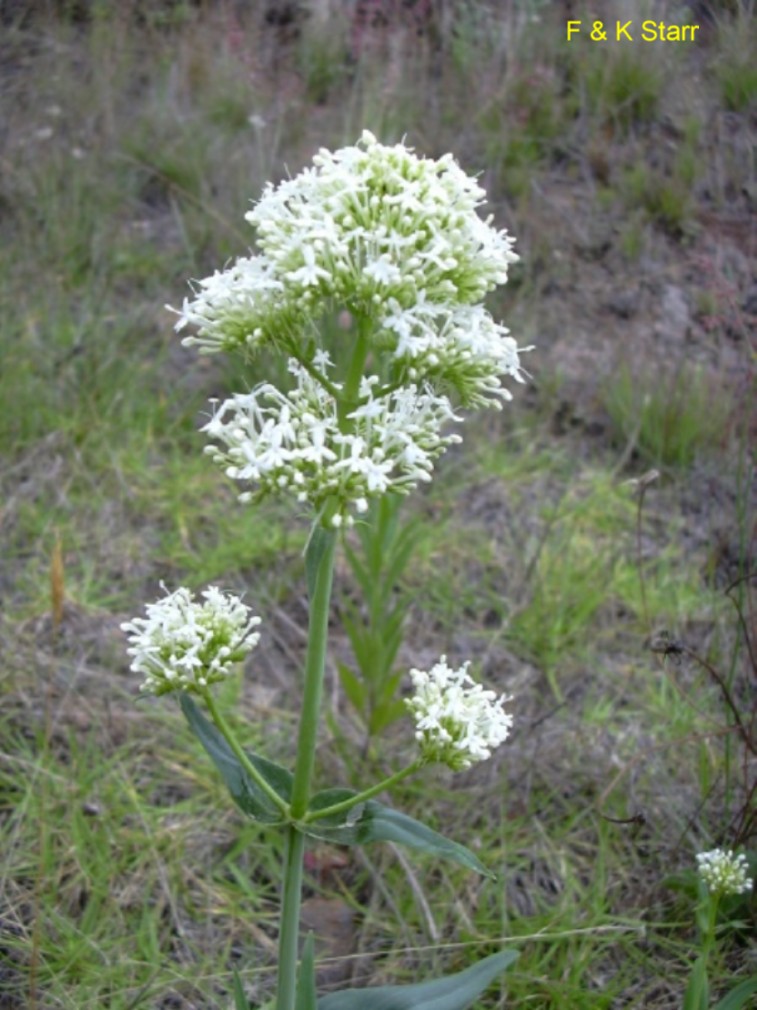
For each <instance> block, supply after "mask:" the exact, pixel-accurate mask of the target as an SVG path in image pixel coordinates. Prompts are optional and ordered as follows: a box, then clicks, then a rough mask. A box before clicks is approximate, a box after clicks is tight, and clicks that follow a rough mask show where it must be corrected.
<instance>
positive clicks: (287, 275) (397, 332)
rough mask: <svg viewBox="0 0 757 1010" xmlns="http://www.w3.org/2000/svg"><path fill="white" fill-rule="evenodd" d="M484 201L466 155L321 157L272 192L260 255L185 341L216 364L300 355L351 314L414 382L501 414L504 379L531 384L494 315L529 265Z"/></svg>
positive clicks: (211, 285)
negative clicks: (315, 336)
mask: <svg viewBox="0 0 757 1010" xmlns="http://www.w3.org/2000/svg"><path fill="white" fill-rule="evenodd" d="M484 202H485V193H484V190H483V189H481V187H480V186H479V185H478V183H477V182H476V181H475V179H473V178H471V177H470V176H468V175H466V174H465V172H463V170H462V169H461V168H460V167H459V165H457V163H456V162H455V160H454V159H453V157H452V155H449V154H448V155H445V156H444V157H443V158H440V159H439V160H438V161H433V160H431V159H428V158H419V157H417V156H416V155H415V154H414V153H413V151H412V150H411V149H409V148H407V147H405V146H404V145H403V144H397V145H395V146H393V147H388V146H384V145H382V144H379V143H378V141H377V140H376V138H375V137H374V136H373V135H372V134H371V133H369V132H368V131H367V130H366V131H365V132H364V133H363V136H362V138H361V140H360V141H359V142H358V144H357V145H355V146H354V147H346V148H342V149H341V150H339V151H336V152H333V153H332V152H329V151H326V150H321V151H320V152H319V154H318V155H316V157H315V158H314V159H313V167H312V168H308V169H305V170H304V171H303V172H301V173H300V174H299V175H297V176H295V178H293V179H288V180H285V181H283V182H282V183H280V184H279V185H278V186H275V187H274V186H273V185H271V184H270V183H269V184H268V186H267V187H266V190H265V192H264V195H263V197H262V199H261V200H260V201H259V203H258V204H257V205H256V206H255V208H254V209H253V210H252V211H250V213H249V214H247V220H248V221H250V223H251V224H253V225H254V226H255V227H256V229H257V233H258V245H259V249H260V252H259V254H257V255H254V256H251V257H249V258H245V259H239V260H237V262H236V263H235V264H234V265H233V266H232V267H230V268H229V269H228V270H225V271H224V272H222V273H218V272H217V273H215V274H213V276H212V277H208V278H206V279H205V280H202V281H200V282H199V283H198V284H197V286H196V288H195V292H194V298H192V299H186V300H185V301H184V305H183V307H182V310H181V312H180V313H179V315H180V319H179V322H178V323H177V326H176V328H177V330H182V329H184V328H185V327H186V326H191V327H193V328H194V329H195V330H196V335H193V336H187V337H185V338H184V343H185V344H187V345H197V346H198V347H199V348H200V350H203V351H206V352H210V351H222V350H231V349H233V348H238V347H247V348H250V349H253V350H255V349H257V348H259V347H262V346H265V345H268V344H273V345H275V346H277V347H279V348H281V349H284V350H287V349H288V350H289V351H290V352H292V351H293V350H294V349H295V344H296V343H298V341H299V337H300V335H301V332H302V330H303V329H304V328H305V327H306V325H307V321H308V320H314V319H317V318H319V316H321V315H322V314H323V313H324V312H325V311H328V310H329V309H330V308H331V307H332V306H333V305H335V304H336V305H343V306H345V307H347V308H348V309H350V311H352V312H353V313H354V314H356V315H358V316H367V317H370V318H371V319H373V320H374V321H375V322H376V335H377V340H378V342H379V346H382V347H384V348H385V349H386V348H388V349H389V350H391V351H392V352H393V354H394V356H395V358H396V359H397V362H398V363H399V364H400V365H402V364H405V365H407V366H409V368H410V372H409V374H407V375H406V376H405V378H406V380H407V381H410V382H424V381H429V382H431V383H433V384H434V385H436V384H437V383H438V382H440V381H441V382H442V383H445V384H447V385H449V386H450V387H452V388H454V389H456V390H457V392H458V395H459V396H460V399H461V402H462V403H463V404H464V405H470V404H475V403H484V402H491V403H494V404H497V405H498V404H499V400H498V399H496V398H495V399H492V396H493V395H494V396H497V395H502V390H501V383H500V376H502V375H509V376H511V377H513V378H515V379H516V380H518V381H521V372H520V366H519V360H518V348H517V345H516V343H515V341H514V340H513V339H512V337H510V336H509V335H508V331H507V330H506V329H505V328H504V327H502V326H498V325H497V324H496V323H495V322H494V320H493V319H492V318H491V316H490V315H489V313H488V312H486V310H485V309H484V308H483V307H482V305H481V304H480V303H481V302H482V300H483V298H484V297H485V296H486V294H487V292H489V291H490V290H492V289H493V288H494V287H496V286H497V285H499V284H504V283H505V282H506V280H507V271H508V267H509V265H510V264H511V263H513V262H514V261H516V260H517V259H518V257H517V256H516V255H515V253H514V252H513V249H512V247H513V239H512V238H511V237H510V236H509V235H508V234H507V233H506V232H505V231H498V230H497V229H495V228H494V227H493V226H492V224H491V221H490V219H487V220H483V219H482V218H481V217H480V216H479V215H478V213H477V208H478V207H479V206H480V205H481V204H482V203H484ZM398 378H400V380H401V379H402V376H399V377H398ZM505 395H506V394H505Z"/></svg>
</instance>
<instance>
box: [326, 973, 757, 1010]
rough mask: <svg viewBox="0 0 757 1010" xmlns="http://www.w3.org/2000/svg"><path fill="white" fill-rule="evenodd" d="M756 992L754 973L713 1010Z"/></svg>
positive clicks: (737, 1008)
mask: <svg viewBox="0 0 757 1010" xmlns="http://www.w3.org/2000/svg"><path fill="white" fill-rule="evenodd" d="M756 992H757V975H752V977H751V978H747V979H744V981H743V982H741V983H740V984H739V985H737V986H736V988H735V989H731V991H730V992H729V993H728V995H727V996H724V997H723V998H722V999H721V1000H719V1001H718V1002H717V1003H716V1004H715V1006H714V1007H713V1008H712V1010H741V1007H743V1006H744V1005H745V1004H746V1001H747V1000H748V999H749V997H750V996H751V995H752V994H753V993H756ZM319 1010H320V1008H319Z"/></svg>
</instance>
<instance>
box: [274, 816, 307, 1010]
mask: <svg viewBox="0 0 757 1010" xmlns="http://www.w3.org/2000/svg"><path fill="white" fill-rule="evenodd" d="M304 854H305V836H304V835H303V834H302V832H301V831H298V830H297V828H296V827H295V826H294V825H293V824H290V825H289V826H288V827H287V833H286V843H285V850H284V893H283V896H282V904H281V932H280V935H279V973H278V978H277V981H276V1010H294V1005H295V1000H296V998H297V945H298V940H299V932H300V904H301V901H302V860H303V856H304Z"/></svg>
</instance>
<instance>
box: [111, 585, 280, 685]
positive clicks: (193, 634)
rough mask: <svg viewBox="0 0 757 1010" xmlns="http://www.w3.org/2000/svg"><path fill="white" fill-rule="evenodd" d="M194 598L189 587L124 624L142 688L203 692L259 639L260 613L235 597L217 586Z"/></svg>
mask: <svg viewBox="0 0 757 1010" xmlns="http://www.w3.org/2000/svg"><path fill="white" fill-rule="evenodd" d="M202 595H203V597H204V600H205V602H204V603H200V602H197V601H195V599H194V597H193V595H192V593H191V592H190V591H189V590H188V589H184V588H181V589H177V590H176V592H174V593H170V594H169V595H168V596H166V597H165V598H164V599H162V600H158V602H157V603H150V604H148V605H147V608H146V609H147V617H146V618H144V617H135V618H134V619H133V620H132V621H128V622H127V623H125V624H122V625H121V628H122V630H123V631H126V632H127V633H128V635H129V640H130V643H131V648H130V649H129V650H128V653H129V655H130V656H132V657H133V661H132V664H131V669H132V670H134V671H135V673H142V674H144V675H145V680H144V683H143V684H142V687H141V689H142V690H143V691H145V692H148V693H151V694H156V695H161V694H166V693H167V692H169V691H191V692H195V693H202V691H204V690H205V689H206V688H207V687H208V686H209V685H210V684H215V683H217V682H218V681H221V680H223V679H224V678H225V677H228V676H229V675H230V674H231V672H232V669H233V666H234V664H235V663H238V662H239V661H240V660H241V659H243V658H244V657H245V656H246V655H247V653H248V652H250V651H251V650H252V649H253V648H254V647H255V646H256V645H257V643H258V640H259V638H260V635H259V633H258V632H253V630H252V629H253V628H255V627H256V626H257V625H258V624H260V618H259V617H251V616H250V609H249V607H247V606H245V604H244V603H242V601H241V600H240V599H239V597H237V596H232V595H230V594H228V595H227V594H224V593H222V592H221V591H220V589H217V588H216V587H215V586H210V587H209V588H208V589H206V590H205V591H204V592H203V593H202Z"/></svg>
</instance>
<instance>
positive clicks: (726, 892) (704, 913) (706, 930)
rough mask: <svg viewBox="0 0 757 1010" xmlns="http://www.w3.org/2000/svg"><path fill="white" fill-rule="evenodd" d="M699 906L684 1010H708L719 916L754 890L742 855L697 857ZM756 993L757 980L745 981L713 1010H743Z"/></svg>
mask: <svg viewBox="0 0 757 1010" xmlns="http://www.w3.org/2000/svg"><path fill="white" fill-rule="evenodd" d="M696 858H697V870H698V879H697V906H696V922H697V929H698V932H699V956H698V957H697V959H696V961H695V962H694V964H693V966H692V969H691V974H690V976H689V982H688V985H687V987H686V992H685V993H684V998H683V1010H709V1008H710V1007H711V1005H712V1004H711V1002H710V983H709V978H708V971H707V965H708V961H709V960H710V958H711V956H712V954H713V952H714V949H715V947H716V946H717V940H718V934H719V932H721V933H722V932H725V931H726V929H727V927H726V929H721V930H719V929H718V913H719V911H720V909H721V906H722V904H723V902H724V901H727V900H728V899H734V898H739V897H740V896H742V895H746V894H748V893H749V892H750V891H751V890H752V879H751V877H750V873H749V863H748V861H747V858H746V856H745V855H744V854H743V853H740V854H738V855H737V854H736V853H734V852H733V851H732V850H731V849H712V850H711V851H709V852H699V853H698V854H697V857H696ZM756 992H757V976H755V975H752V976H751V978H747V979H744V980H743V981H742V982H740V983H739V984H738V985H736V986H735V987H734V988H733V989H731V991H730V992H729V993H728V994H727V995H726V996H724V997H723V998H722V999H721V1000H720V1001H719V1002H718V1003H717V1004H716V1005H715V1006H714V1007H713V1010H741V1007H743V1006H746V1005H747V1004H749V1003H750V1001H751V1000H752V998H753V996H754V994H755V993H756Z"/></svg>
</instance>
